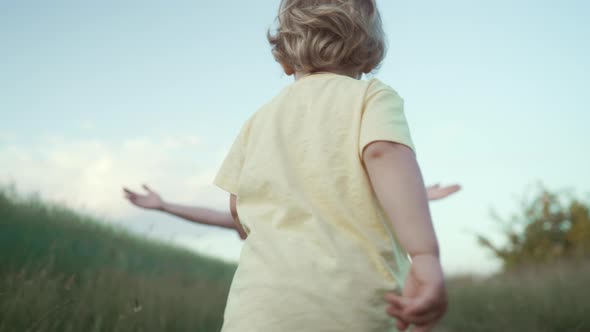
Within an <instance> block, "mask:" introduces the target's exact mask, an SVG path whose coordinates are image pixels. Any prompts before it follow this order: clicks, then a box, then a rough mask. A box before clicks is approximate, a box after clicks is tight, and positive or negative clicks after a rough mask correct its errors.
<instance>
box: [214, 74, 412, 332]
mask: <svg viewBox="0 0 590 332" xmlns="http://www.w3.org/2000/svg"><path fill="white" fill-rule="evenodd" d="M374 141H392V142H397V143H400V144H404V145H406V146H408V147H410V148H411V149H414V146H413V144H412V140H411V136H410V132H409V129H408V125H407V121H406V117H405V115H404V109H403V100H402V99H401V98H400V96H399V95H398V94H397V93H396V92H395V91H394V90H393V89H392V88H391V87H389V86H387V85H385V84H383V83H382V82H380V81H379V80H377V79H371V80H366V81H365V80H356V79H353V78H350V77H347V76H342V75H338V74H332V73H321V74H313V75H309V76H305V77H303V78H301V79H299V80H297V81H295V82H294V83H292V84H291V85H289V86H288V87H286V88H285V89H284V90H283V91H281V93H279V94H278V95H277V96H276V97H275V98H274V99H272V100H271V101H270V102H269V103H267V104H266V105H264V106H263V107H261V108H260V109H259V110H258V111H257V112H256V113H255V114H254V115H252V116H251V117H250V118H249V119H248V121H246V123H245V124H244V125H243V127H242V129H241V131H240V133H239V135H238V137H237V138H236V140H235V142H234V144H233V145H232V147H231V149H230V151H229V153H228V155H227V156H226V158H225V160H224V162H223V164H222V166H221V169H220V170H219V172H218V174H217V176H216V178H215V181H214V182H215V184H216V185H217V186H219V187H220V188H222V189H224V190H226V191H228V192H229V193H232V194H235V195H236V196H237V197H238V199H237V204H236V206H237V211H238V215H239V218H240V222H241V224H242V226H243V228H244V229H245V231H246V232H247V233H248V238H247V239H246V241H245V244H244V246H243V249H242V253H241V256H240V261H239V265H238V268H237V270H236V273H235V275H234V279H233V281H232V284H231V288H230V292H229V296H228V300H227V306H226V309H225V314H224V324H223V328H222V332H291V331H292V332H295V331H297V332H301V331H306V332H346V331H350V332H373V331H374V332H384V331H395V328H394V325H395V324H394V320H393V319H392V318H391V317H389V316H388V315H387V313H386V312H385V309H386V306H387V305H386V303H385V301H384V299H383V296H384V294H385V292H386V291H389V290H399V289H400V287H401V286H402V282H403V280H404V278H405V274H406V273H407V271H408V268H409V260H408V258H407V257H408V256H407V253H406V252H405V251H404V250H403V249H402V248H401V247H400V245H399V243H398V241H397V239H396V237H395V234H394V232H393V229H392V226H391V223H390V221H389V220H388V218H387V217H386V215H385V213H384V211H383V209H382V208H381V206H380V204H379V202H378V200H377V198H376V196H375V194H374V192H373V190H372V187H371V184H370V180H369V178H368V176H367V174H366V171H365V169H364V167H363V161H362V151H363V148H364V147H365V146H367V145H368V144H369V143H371V142H374Z"/></svg>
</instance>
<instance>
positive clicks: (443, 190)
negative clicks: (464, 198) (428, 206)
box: [426, 184, 461, 201]
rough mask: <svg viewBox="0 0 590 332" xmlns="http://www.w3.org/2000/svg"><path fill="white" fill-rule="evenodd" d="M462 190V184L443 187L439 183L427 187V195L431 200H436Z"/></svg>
mask: <svg viewBox="0 0 590 332" xmlns="http://www.w3.org/2000/svg"><path fill="white" fill-rule="evenodd" d="M459 190H461V186H460V185H458V184H454V185H452V186H446V187H441V186H440V185H439V184H435V185H432V186H428V187H426V195H427V196H428V200H429V201H436V200H439V199H443V198H445V197H448V196H450V195H452V194H454V193H456V192H457V191H459Z"/></svg>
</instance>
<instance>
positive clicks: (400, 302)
mask: <svg viewBox="0 0 590 332" xmlns="http://www.w3.org/2000/svg"><path fill="white" fill-rule="evenodd" d="M385 301H387V302H388V303H389V304H391V305H392V306H394V307H396V308H403V307H405V306H406V305H407V304H408V299H406V298H404V297H402V296H401V295H397V294H395V293H393V292H388V293H386V294H385Z"/></svg>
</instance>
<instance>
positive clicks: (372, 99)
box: [359, 80, 415, 158]
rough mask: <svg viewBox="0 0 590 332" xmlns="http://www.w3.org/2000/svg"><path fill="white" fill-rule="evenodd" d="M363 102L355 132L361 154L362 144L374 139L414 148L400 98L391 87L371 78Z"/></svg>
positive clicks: (413, 149)
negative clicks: (357, 136) (358, 128)
mask: <svg viewBox="0 0 590 332" xmlns="http://www.w3.org/2000/svg"><path fill="white" fill-rule="evenodd" d="M363 106H364V107H363V113H362V117H361V125H360V134H359V154H360V156H361V158H362V155H363V150H364V149H365V147H366V146H367V145H369V144H370V143H372V142H375V141H389V142H395V143H399V144H403V145H406V146H407V147H409V148H410V149H412V151H415V148H414V143H413V142H412V137H411V135H410V129H409V127H408V122H407V120H406V116H405V114H404V101H403V99H402V98H401V97H400V96H399V95H398V94H397V92H395V90H393V89H392V88H391V87H389V86H387V85H385V84H383V83H381V82H379V81H377V80H373V81H372V82H371V83H370V85H369V88H368V90H367V94H366V97H365V101H364V105H363Z"/></svg>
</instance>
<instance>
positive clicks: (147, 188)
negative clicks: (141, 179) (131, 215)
mask: <svg viewBox="0 0 590 332" xmlns="http://www.w3.org/2000/svg"><path fill="white" fill-rule="evenodd" d="M142 187H143V189H145V190H146V191H147V192H148V193H153V191H152V190H151V189H150V187H148V186H147V184H143V185H142Z"/></svg>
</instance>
